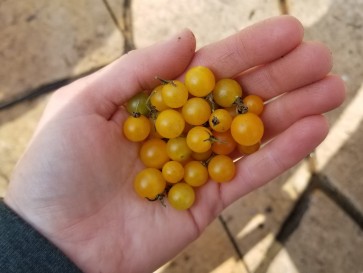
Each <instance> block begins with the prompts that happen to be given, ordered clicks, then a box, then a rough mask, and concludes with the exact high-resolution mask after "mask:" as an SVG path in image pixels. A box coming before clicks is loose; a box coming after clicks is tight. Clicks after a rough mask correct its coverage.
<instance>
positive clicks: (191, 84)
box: [185, 66, 215, 97]
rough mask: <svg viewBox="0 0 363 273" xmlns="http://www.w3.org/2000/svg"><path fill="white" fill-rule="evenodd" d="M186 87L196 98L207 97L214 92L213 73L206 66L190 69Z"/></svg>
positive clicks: (186, 76) (186, 75) (187, 74)
mask: <svg viewBox="0 0 363 273" xmlns="http://www.w3.org/2000/svg"><path fill="white" fill-rule="evenodd" d="M185 85H186V86H187V88H188V90H189V93H190V94H192V95H193V96H195V97H205V96H207V95H208V94H209V93H210V92H212V90H213V88H214V85H215V77H214V74H213V72H212V71H211V70H210V69H209V68H207V67H205V66H195V67H192V68H190V69H189V70H188V71H187V73H186V74H185Z"/></svg>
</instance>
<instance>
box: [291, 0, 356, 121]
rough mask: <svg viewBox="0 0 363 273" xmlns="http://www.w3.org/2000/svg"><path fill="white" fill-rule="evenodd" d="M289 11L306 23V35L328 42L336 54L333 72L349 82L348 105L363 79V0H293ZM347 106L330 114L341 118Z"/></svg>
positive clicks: (332, 116)
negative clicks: (340, 115)
mask: <svg viewBox="0 0 363 273" xmlns="http://www.w3.org/2000/svg"><path fill="white" fill-rule="evenodd" d="M288 3H289V12H290V14H291V15H293V16H296V17H297V18H298V19H299V20H301V21H302V23H303V25H304V26H305V39H307V40H318V41H321V42H323V43H324V44H326V45H327V46H328V47H329V48H330V50H331V51H332V54H333V60H334V67H333V72H334V73H337V74H339V75H342V77H343V79H344V80H345V83H346V86H347V99H346V102H345V104H344V106H345V105H347V104H348V103H349V102H350V100H351V99H352V98H353V97H354V95H355V93H356V92H357V90H358V89H359V88H360V86H361V84H362V79H363V64H362V62H361V60H362V58H363V50H362V49H363V32H362V29H363V2H362V1H360V0H350V1H344V0H334V1H331V0H318V1H315V0H307V1H298V0H290V1H288ZM343 109H344V107H342V108H340V109H339V110H337V111H333V113H330V114H329V118H330V120H331V121H334V120H335V119H337V117H338V116H339V114H340V113H341V112H342V111H343Z"/></svg>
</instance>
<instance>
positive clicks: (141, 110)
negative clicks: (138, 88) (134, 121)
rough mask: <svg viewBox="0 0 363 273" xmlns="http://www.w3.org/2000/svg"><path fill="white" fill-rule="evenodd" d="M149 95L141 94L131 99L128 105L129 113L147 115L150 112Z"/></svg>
mask: <svg viewBox="0 0 363 273" xmlns="http://www.w3.org/2000/svg"><path fill="white" fill-rule="evenodd" d="M148 97H149V96H148V95H147V94H146V93H145V92H140V93H138V94H136V95H135V96H133V97H132V98H131V99H129V100H128V101H127V103H126V109H127V112H129V113H130V114H131V115H133V114H141V115H145V116H146V115H147V114H148V113H149V111H150V109H149V106H148Z"/></svg>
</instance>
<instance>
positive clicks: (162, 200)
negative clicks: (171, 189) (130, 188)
mask: <svg viewBox="0 0 363 273" xmlns="http://www.w3.org/2000/svg"><path fill="white" fill-rule="evenodd" d="M165 197H166V194H165V192H163V193H159V194H158V195H156V196H155V198H154V199H150V198H148V197H145V198H146V199H147V200H148V201H150V202H155V201H160V204H161V205H162V206H163V207H164V208H166V204H165V200H164V199H165Z"/></svg>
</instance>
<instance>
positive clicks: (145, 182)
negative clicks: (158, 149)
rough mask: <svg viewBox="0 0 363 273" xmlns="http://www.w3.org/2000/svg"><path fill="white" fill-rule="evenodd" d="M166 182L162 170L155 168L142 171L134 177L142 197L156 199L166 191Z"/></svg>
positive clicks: (137, 190)
mask: <svg viewBox="0 0 363 273" xmlns="http://www.w3.org/2000/svg"><path fill="white" fill-rule="evenodd" d="M165 187H166V182H165V179H164V178H163V176H162V174H161V172H160V171H159V170H157V169H154V168H146V169H144V170H142V171H140V172H139V173H138V174H137V175H136V177H135V179H134V189H135V191H136V193H137V194H138V195H139V196H140V197H145V198H148V199H150V200H153V199H156V198H157V197H158V196H159V195H160V194H162V193H163V192H164V191H165Z"/></svg>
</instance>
